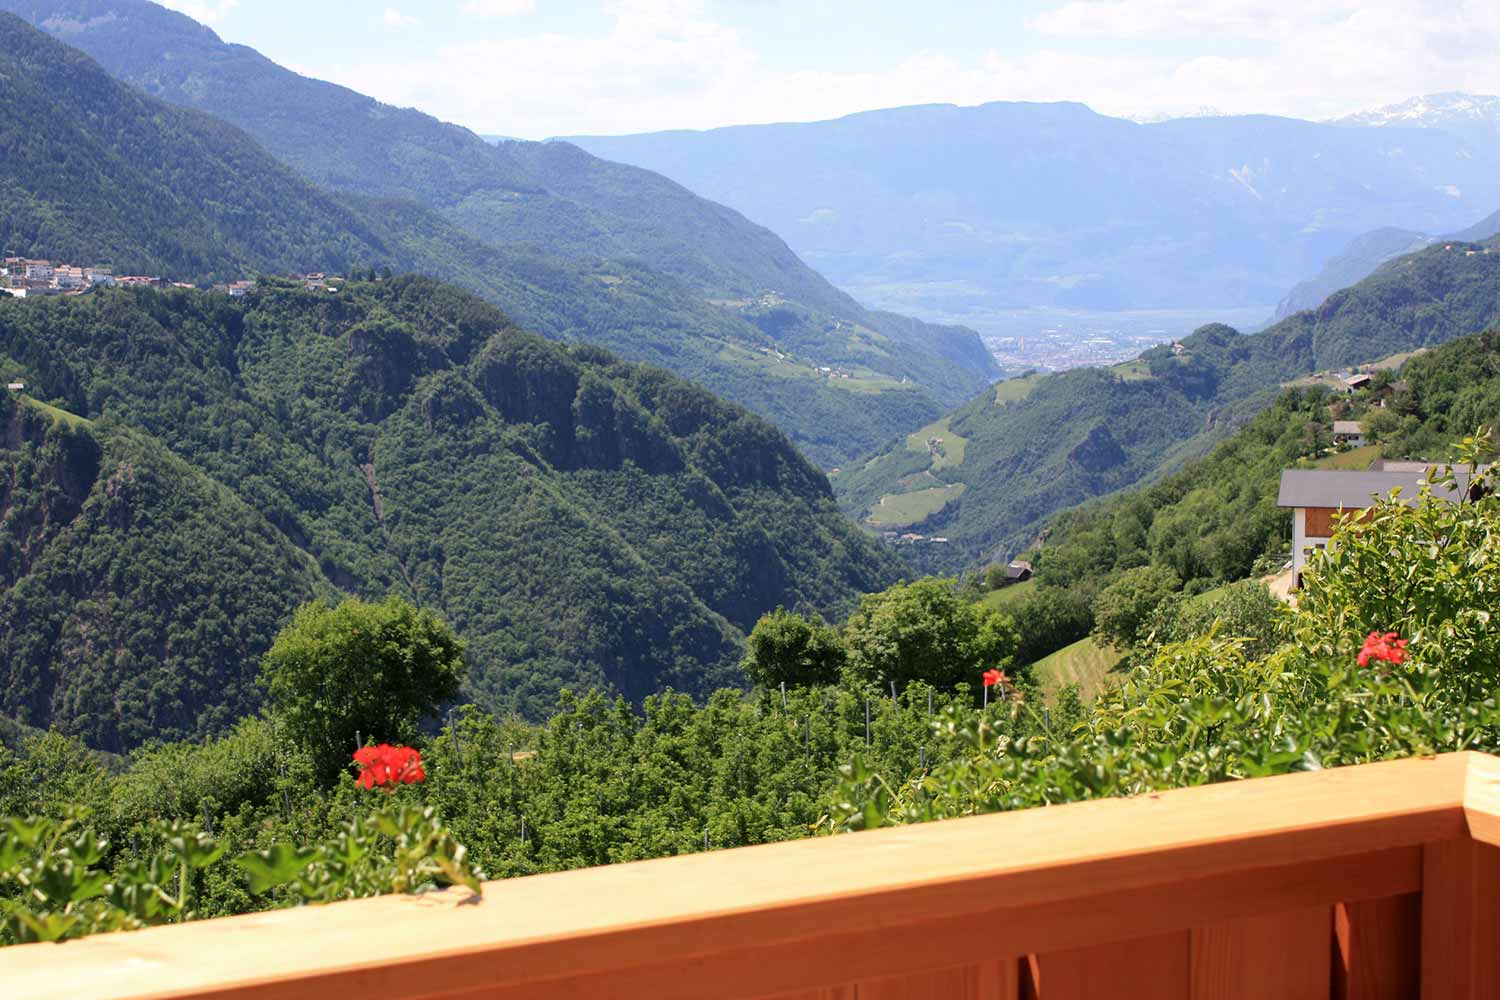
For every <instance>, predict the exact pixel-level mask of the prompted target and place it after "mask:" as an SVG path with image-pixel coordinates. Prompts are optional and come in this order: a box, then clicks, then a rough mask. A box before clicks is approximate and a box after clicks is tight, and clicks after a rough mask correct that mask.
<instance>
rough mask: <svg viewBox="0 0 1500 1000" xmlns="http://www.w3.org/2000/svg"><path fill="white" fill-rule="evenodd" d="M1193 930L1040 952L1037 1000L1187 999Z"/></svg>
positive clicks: (1034, 987) (1035, 974)
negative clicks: (1100, 999)
mask: <svg viewBox="0 0 1500 1000" xmlns="http://www.w3.org/2000/svg"><path fill="white" fill-rule="evenodd" d="M1190 947H1191V934H1190V932H1188V931H1178V932H1176V933H1173V934H1160V935H1157V936H1155V937H1148V938H1132V939H1130V940H1126V941H1115V942H1111V943H1110V944H1104V945H1094V946H1092V947H1087V948H1073V949H1070V950H1067V951H1058V952H1051V953H1049V954H1045V955H1038V956H1036V961H1035V964H1034V965H1033V966H1032V968H1033V970H1034V971H1033V972H1032V974H1031V979H1032V983H1033V985H1032V987H1031V989H1032V991H1033V993H1034V996H1035V1000H1089V998H1091V997H1093V998H1101V997H1108V998H1110V1000H1188V998H1189V996H1190V994H1189V992H1188V987H1189V982H1188V971H1189V968H1188V966H1189V956H1190Z"/></svg>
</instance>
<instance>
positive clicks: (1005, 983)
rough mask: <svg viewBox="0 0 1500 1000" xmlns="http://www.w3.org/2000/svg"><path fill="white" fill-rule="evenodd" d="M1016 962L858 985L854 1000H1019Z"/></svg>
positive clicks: (873, 980) (962, 968)
mask: <svg viewBox="0 0 1500 1000" xmlns="http://www.w3.org/2000/svg"><path fill="white" fill-rule="evenodd" d="M1019 988H1020V972H1019V970H1018V969H1017V967H1016V960H1015V959H1003V960H997V961H991V962H982V963H979V964H976V965H963V966H959V967H957V968H950V969H939V970H937V971H936V972H924V973H918V974H917V975H910V976H891V977H887V978H884V979H871V980H866V981H864V982H862V983H859V984H858V985H857V986H856V987H855V989H854V994H853V996H854V998H855V1000H1017V991H1018V990H1019Z"/></svg>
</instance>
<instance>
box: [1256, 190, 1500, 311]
mask: <svg viewBox="0 0 1500 1000" xmlns="http://www.w3.org/2000/svg"><path fill="white" fill-rule="evenodd" d="M1497 234H1500V211H1497V212H1492V213H1490V214H1489V215H1487V216H1485V217H1484V218H1483V219H1480V220H1479V221H1478V222H1476V223H1475V224H1474V225H1472V226H1469V227H1468V228H1467V229H1460V230H1459V231H1458V232H1456V233H1447V234H1444V235H1441V236H1430V235H1428V234H1426V233H1414V232H1411V231H1409V230H1405V229H1377V230H1375V231H1373V232H1369V233H1364V234H1362V235H1360V236H1356V237H1355V238H1354V239H1353V240H1350V241H1349V245H1348V246H1346V247H1344V249H1343V250H1341V251H1340V252H1339V253H1338V254H1336V255H1335V256H1334V257H1333V258H1331V259H1330V260H1329V261H1328V263H1326V264H1324V265H1323V267H1322V269H1321V270H1320V271H1318V273H1317V274H1315V275H1314V276H1313V277H1311V278H1308V279H1307V280H1306V281H1301V282H1298V283H1297V285H1296V287H1294V288H1293V289H1292V290H1291V291H1290V292H1288V293H1287V295H1286V298H1284V299H1282V300H1281V303H1280V305H1278V306H1277V307H1276V316H1275V319H1276V320H1282V319H1285V318H1286V317H1288V316H1290V315H1292V314H1293V313H1297V312H1301V311H1302V310H1304V309H1312V308H1315V307H1316V306H1318V305H1319V304H1321V303H1322V301H1323V300H1324V299H1326V298H1328V296H1330V295H1332V294H1333V293H1334V292H1336V291H1338V290H1339V289H1341V288H1348V287H1349V286H1350V285H1352V284H1354V283H1356V282H1358V281H1360V280H1362V279H1364V278H1366V277H1368V276H1369V275H1371V274H1373V273H1374V272H1375V269H1376V268H1378V267H1380V265H1382V264H1384V263H1385V262H1386V261H1388V260H1393V259H1395V258H1397V257H1400V256H1402V255H1403V254H1408V253H1414V252H1416V251H1418V250H1420V249H1422V248H1423V247H1426V246H1431V245H1432V244H1434V243H1438V242H1441V241H1444V240H1452V241H1457V242H1464V243H1478V242H1480V241H1482V240H1487V239H1490V238H1491V237H1493V236H1495V235H1497Z"/></svg>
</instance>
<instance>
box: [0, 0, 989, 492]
mask: <svg viewBox="0 0 1500 1000" xmlns="http://www.w3.org/2000/svg"><path fill="white" fill-rule="evenodd" d="M0 10H11V11H14V12H16V13H18V14H20V15H21V16H23V17H25V18H27V19H28V20H30V21H31V22H32V23H33V24H35V25H37V26H39V27H41V28H43V29H45V30H46V31H48V32H49V33H51V34H52V35H54V36H55V37H57V38H58V39H60V40H62V41H65V42H67V43H68V44H69V45H72V46H75V47H77V48H79V49H82V50H83V51H85V52H87V53H88V54H89V55H91V56H93V57H94V58H95V59H96V60H98V61H99V62H100V63H101V64H102V65H103V66H104V68H105V69H106V70H108V71H109V72H110V73H111V74H113V75H114V76H115V77H116V78H117V79H121V80H124V81H126V82H128V83H132V84H135V85H136V86H138V87H140V88H141V89H143V90H145V91H146V92H147V93H149V94H151V95H153V96H156V97H160V98H163V99H165V100H167V101H170V102H172V103H175V104H181V105H188V106H191V107H195V108H199V109H201V110H204V111H208V112H210V113H212V114H214V115H217V116H218V117H220V118H223V119H227V120H228V121H229V122H231V123H233V124H235V125H238V126H239V127H240V128H243V129H244V130H245V131H246V132H248V133H250V135H251V136H253V137H254V138H255V139H256V140H257V141H259V142H260V143H261V144H262V145H264V146H265V147H266V148H267V149H269V150H270V151H271V152H272V153H273V154H275V155H276V156H277V157H279V158H280V159H281V160H283V161H284V162H285V163H287V164H289V165H290V166H291V167H293V168H294V169H296V170H297V171H299V172H301V173H302V174H303V175H305V176H306V177H308V178H310V179H312V180H313V181H316V182H318V183H320V184H323V185H324V186H326V187H329V188H333V189H335V190H337V191H341V192H347V193H350V194H355V195H360V196H364V197H367V198H374V199H380V200H381V202H382V203H384V202H388V201H389V200H391V199H410V200H411V201H415V202H419V203H421V204H423V205H425V206H426V207H427V208H428V209H429V210H435V211H436V213H440V215H441V216H442V217H443V218H444V219H445V220H446V221H447V222H448V223H449V224H450V225H452V226H457V227H459V228H461V229H462V230H464V231H465V239H466V241H468V242H471V243H472V242H475V241H483V243H484V244H488V245H489V246H490V247H491V248H499V249H500V250H501V251H503V252H504V253H506V254H508V255H521V256H523V257H525V258H527V259H526V261H525V262H523V264H522V267H523V269H524V270H525V271H526V276H525V280H526V283H527V285H528V286H529V293H532V294H528V295H525V296H510V297H498V296H495V295H491V296H490V297H491V298H494V299H495V301H497V302H499V303H500V304H501V305H502V306H504V307H505V308H506V309H507V311H510V312H511V313H512V314H514V315H516V317H517V318H518V319H520V320H521V321H523V322H525V323H526V324H527V325H528V326H530V327H531V328H533V329H536V330H538V331H539V332H541V333H544V334H547V335H550V336H556V337H566V338H568V339H583V340H590V341H594V342H597V343H601V344H604V345H606V346H608V347H610V348H612V349H614V350H617V351H619V352H620V353H621V354H623V355H625V356H626V357H629V358H632V359H635V360H642V361H648V362H651V363H655V364H660V365H663V366H665V367H667V368H670V369H671V370H673V371H675V372H677V373H679V374H682V375H685V376H687V377H689V378H692V379H695V380H697V381H700V382H703V383H704V384H705V385H708V386H710V387H711V388H713V389H714V390H715V391H716V392H719V393H721V394H723V395H726V396H728V397H729V398H731V399H733V400H735V401H737V402H741V403H743V404H745V405H747V406H749V407H751V408H753V409H755V410H756V411H757V412H759V413H762V414H764V415H766V416H768V417H770V418H771V419H773V420H775V421H776V422H777V424H778V425H779V426H781V427H782V428H783V429H785V430H787V431H788V432H789V433H790V434H792V435H793V437H794V439H795V440H796V441H797V442H798V443H799V444H800V445H801V446H803V447H804V448H805V449H807V451H808V453H809V454H810V455H812V456H814V457H815V458H816V459H817V460H818V461H820V462H822V463H825V464H830V465H831V464H837V463H839V462H840V461H842V460H844V459H846V458H848V457H850V456H851V455H852V454H854V453H856V452H858V451H861V450H865V449H868V448H871V447H874V446H875V445H876V444H878V443H879V441H880V440H882V439H883V438H884V437H885V436H888V435H889V434H891V433H895V432H897V431H899V430H902V429H904V428H906V429H909V428H913V427H917V426H920V425H921V424H923V423H925V422H926V421H928V420H931V419H932V418H933V417H934V416H936V415H937V414H938V413H939V412H941V410H942V409H943V408H944V407H945V406H949V405H953V404H955V403H957V402H958V401H960V400H962V399H964V398H966V397H967V396H969V395H972V394H973V393H974V392H976V391H978V389H979V388H980V387H982V386H984V385H986V384H988V383H989V382H990V381H991V380H992V379H993V378H995V377H997V376H998V375H999V374H1000V372H999V369H998V368H997V367H996V365H995V363H994V360H993V358H992V357H991V356H990V355H989V353H988V351H986V350H985V348H984V346H983V344H982V343H981V342H980V340H979V338H978V337H977V336H976V335H975V334H974V332H973V331H972V330H965V329H961V328H957V327H952V326H935V325H931V324H925V323H920V322H916V321H913V320H910V319H908V318H906V317H902V316H895V315H891V314H888V313H883V312H877V311H873V310H868V309H865V308H864V307H862V306H861V305H859V304H858V303H857V302H855V301H854V300H853V299H851V298H850V297H849V296H848V295H847V294H845V293H844V292H842V291H840V290H839V289H837V288H835V287H834V286H833V285H831V284H829V283H828V281H826V280H825V279H824V278H823V277H822V276H821V275H819V274H818V273H817V272H815V271H813V270H812V269H811V268H809V267H808V266H807V265H806V264H804V263H803V262H802V261H801V260H799V259H798V258H797V256H796V255H795V254H794V253H793V252H792V251H791V250H790V249H789V248H788V247H787V246H786V244H785V243H783V242H782V241H781V239H780V238H779V237H777V236H776V234H774V233H772V232H770V231H768V230H766V229H764V228H762V227H761V226H758V225H754V224H752V223H750V222H748V221H747V220H745V219H744V218H743V217H742V216H740V215H739V214H738V213H736V212H734V211H732V210H731V209H728V208H725V207H724V206H722V205H718V204H714V203H713V202H711V201H707V200H705V199H703V198H700V197H698V196H697V195H695V194H693V193H692V192H691V191H688V190H686V189H684V188H683V187H681V186H680V185H678V184H676V183H674V182H672V181H669V180H667V179H666V178H663V177H660V176H658V175H655V174H652V173H650V172H648V171H645V170H641V169H638V168H634V167H628V166H623V165H620V164H616V163H609V162H606V161H603V160H600V159H597V158H595V157H593V156H590V155H588V154H586V153H584V152H583V151H582V150H579V149H577V148H576V147H573V146H569V145H566V144H563V143H547V144H543V143H526V142H505V143H502V144H501V145H499V146H494V145H491V144H489V143H487V142H485V141H484V140H483V139H481V138H480V137H479V136H477V135H475V134H473V133H472V132H470V131H468V130H467V129H463V128H460V127H458V126H455V125H450V124H446V123H443V122H440V121H438V120H436V119H434V118H432V117H430V116H428V115H425V114H422V113H421V112H418V111H414V110H411V109H398V108H393V107H390V106H388V105H383V104H380V103H379V102H377V101H375V100H373V99H371V98H369V97H365V96H364V95H361V94H358V93H355V92H354V91H351V90H348V89H347V88H344V87H339V86H335V85H333V84H329V83H325V82H322V81H318V80H313V79H309V78H307V77H303V76H299V75H298V74H296V73H293V72H291V71H290V70H287V69H285V68H283V67H281V66H278V65H277V64H275V63H274V62H272V61H270V60H269V59H267V58H265V57H264V56H262V55H261V54H260V53H258V52H256V51H255V50H254V49H250V48H247V47H245V46H242V45H228V44H225V43H224V42H223V41H221V40H220V39H219V37H218V36H217V35H216V34H214V33H213V32H212V31H210V30H209V29H208V28H206V27H204V26H202V25H200V24H198V23H197V22H195V21H193V20H192V19H190V18H188V17H186V16H184V15H182V14H178V13H175V12H172V11H168V10H165V9H164V8H162V7H159V6H157V5H155V4H152V3H147V2H145V0H0ZM538 85H539V86H541V85H544V83H543V82H539V84H538ZM434 245H435V246H436V247H438V248H443V247H446V246H447V245H448V244H447V243H446V242H444V241H442V240H440V239H435V240H434ZM538 248H540V252H541V253H542V254H543V256H544V257H546V256H549V255H550V256H551V258H552V259H550V260H537V259H536V257H537V254H538ZM449 256H450V257H454V258H457V259H458V260H459V261H460V262H461V263H467V260H468V258H470V257H471V256H472V254H471V253H469V252H468V250H467V249H466V250H465V251H464V252H461V253H452V254H449ZM557 257H562V258H565V260H558V259H556V258H557ZM601 258H602V260H601ZM532 264H535V265H536V266H530V265H532ZM580 270H581V271H583V272H585V273H583V274H582V275H579V274H578V273H577V272H578V271H580ZM438 273H439V275H440V276H442V277H449V278H452V279H453V280H462V279H461V277H460V276H459V275H457V274H449V273H447V272H438ZM653 273H654V275H655V277H653ZM575 279H576V280H575ZM470 287H477V286H476V285H474V284H472V283H470ZM480 290H481V291H485V292H486V294H489V292H488V291H487V290H486V289H480ZM663 298H666V299H670V300H671V302H670V303H669V304H665V305H664V304H663V303H662V302H661V301H660V300H662V299H663ZM611 299H612V300H615V301H614V302H613V304H611V303H610V302H609V301H607V300H611ZM585 303H586V304H587V305H586V306H585V305H584V304H585Z"/></svg>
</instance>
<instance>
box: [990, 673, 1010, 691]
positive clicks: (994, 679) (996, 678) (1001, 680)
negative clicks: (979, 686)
mask: <svg viewBox="0 0 1500 1000" xmlns="http://www.w3.org/2000/svg"><path fill="white" fill-rule="evenodd" d="M1008 683H1010V678H1009V677H1006V676H1005V671H1003V670H986V671H985V672H984V686H985V687H987V688H992V687H994V686H995V685H996V684H1008Z"/></svg>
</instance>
